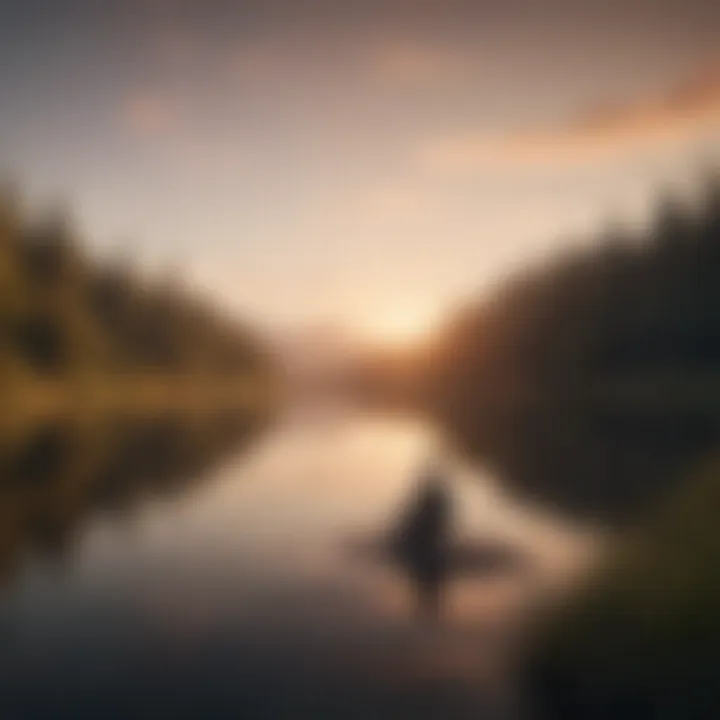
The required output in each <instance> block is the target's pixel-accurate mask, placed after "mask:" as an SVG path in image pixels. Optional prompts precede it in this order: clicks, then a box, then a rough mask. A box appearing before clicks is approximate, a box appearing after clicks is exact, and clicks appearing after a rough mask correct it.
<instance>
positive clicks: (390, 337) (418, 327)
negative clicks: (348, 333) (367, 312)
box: [364, 310, 435, 347]
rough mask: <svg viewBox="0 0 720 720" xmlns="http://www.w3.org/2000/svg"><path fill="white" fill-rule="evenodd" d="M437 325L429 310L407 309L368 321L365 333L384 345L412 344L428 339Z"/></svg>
mask: <svg viewBox="0 0 720 720" xmlns="http://www.w3.org/2000/svg"><path fill="white" fill-rule="evenodd" d="M434 327H435V318H434V316H433V315H432V314H431V313H429V312H420V311H418V310H416V311H414V312H413V311H411V310H407V311H404V312H401V311H396V312H388V313H387V314H385V315H383V316H382V317H378V318H375V319H374V321H372V322H368V323H367V325H366V329H365V331H364V332H365V334H366V335H367V336H368V337H369V338H370V339H372V340H374V341H376V342H380V343H382V344H384V345H392V346H403V347H405V346H410V345H418V344H420V343H422V342H423V341H424V340H426V339H427V338H428V337H429V336H430V335H431V334H432V331H433V328H434Z"/></svg>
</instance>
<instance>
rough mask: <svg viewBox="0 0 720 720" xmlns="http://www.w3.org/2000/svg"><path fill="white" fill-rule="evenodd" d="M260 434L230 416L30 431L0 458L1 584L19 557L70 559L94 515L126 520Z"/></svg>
mask: <svg viewBox="0 0 720 720" xmlns="http://www.w3.org/2000/svg"><path fill="white" fill-rule="evenodd" d="M258 431H259V423H258V422H257V421H253V420H250V419H249V418H247V417H245V416H242V415H239V414H232V413H230V414H224V415H222V416H216V417H212V418H205V419H203V420H195V421H190V420H179V419H176V418H166V419H163V418H159V419H158V418H156V419H133V420H132V421H130V420H126V421H118V420H106V421H102V422H96V423H93V424H83V423H80V422H74V421H64V422H52V423H47V424H45V425H42V426H40V427H36V428H32V429H30V430H29V431H27V432H26V433H25V435H24V436H23V437H21V438H18V439H16V440H15V442H14V444H13V445H11V446H9V447H7V448H6V449H5V452H4V453H3V454H2V455H1V456H0V583H3V584H7V583H9V582H10V581H11V580H12V579H13V578H14V576H15V575H16V573H17V572H18V571H19V570H20V569H21V568H22V565H23V561H24V560H26V559H29V558H33V557H35V556H40V557H43V558H45V559H51V560H55V561H60V560H62V559H63V558H64V557H67V556H68V555H70V554H71V551H72V549H73V548H74V546H75V545H76V542H77V541H78V539H79V537H80V536H81V534H82V532H81V531H82V530H83V527H84V526H85V524H86V523H88V522H89V521H90V520H93V519H95V518H97V517H98V515H102V514H105V515H115V516H122V515H124V516H130V515H131V514H132V513H133V511H134V510H136V509H137V508H138V507H139V506H141V504H142V503H145V502H147V501H149V500H151V499H153V498H157V497H165V498H171V497H176V496H179V495H181V494H182V493H184V492H186V491H188V490H190V489H191V488H193V487H194V486H196V485H197V484H198V483H199V482H200V481H201V480H202V479H203V477H205V475H206V473H207V472H208V471H209V470H211V469H212V468H213V467H215V466H217V465H218V464H220V463H221V462H222V461H223V459H225V458H226V457H227V456H228V455H229V454H232V453H238V452H240V451H241V450H242V448H243V447H244V446H245V445H247V444H248V443H249V442H250V440H251V439H252V438H253V437H255V436H256V434H257V433H258Z"/></svg>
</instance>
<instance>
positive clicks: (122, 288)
mask: <svg viewBox="0 0 720 720" xmlns="http://www.w3.org/2000/svg"><path fill="white" fill-rule="evenodd" d="M267 367H268V357H267V353H266V352H265V351H264V350H263V349H262V347H261V345H260V343H259V342H258V340H257V338H256V337H255V336H254V334H253V333H252V332H251V331H250V330H249V329H248V328H247V327H245V326H244V325H243V324H241V323H239V322H236V321H234V320H231V319H230V318H228V317H226V316H225V315H224V314H222V313H220V312H218V311H216V310H214V309H213V308H211V307H209V306H208V305H207V304H206V303H204V302H203V301H202V300H200V299H199V298H197V297H195V296H194V295H193V294H192V293H191V292H190V290H189V289H188V288H187V287H184V286H182V285H180V284H173V283H171V282H163V283H160V282H156V283H148V282H144V281H141V280H140V279H138V277H136V276H135V275H134V274H133V273H132V272H131V270H130V269H128V268H125V267H119V266H116V267H101V266H100V265H99V264H98V263H95V262H93V261H92V260H91V258H90V257H89V256H88V255H87V254H86V253H85V252H84V251H83V249H82V247H81V245H80V244H79V243H78V241H77V239H76V238H75V237H74V236H73V234H72V232H71V231H70V229H69V228H68V226H67V223H66V222H65V221H64V220H63V219H62V217H60V218H57V217H56V218H49V219H46V220H44V221H42V222H37V221H35V222H29V221H28V220H26V219H23V218H22V217H21V214H20V212H19V210H18V204H17V202H16V200H15V198H14V196H12V195H11V194H9V193H5V194H4V195H3V196H2V197H1V198H0V382H4V383H5V384H6V385H9V384H10V383H12V382H14V379H15V378H17V376H18V373H21V374H22V373H24V374H26V375H29V376H35V377H42V376H48V377H49V376H52V377H61V378H70V377H76V378H77V377H86V376H88V375H91V376H92V375H100V374H102V375H107V374H109V373H119V372H122V373H126V374H132V373H135V374H138V375H143V374H152V373H155V374H160V375H168V374H175V375H189V374H192V375H193V376H207V377H209V378H213V379H215V380H218V379H223V378H225V379H235V378H247V377H249V376H250V377H252V376H256V375H258V374H263V373H265V372H266V370H267Z"/></svg>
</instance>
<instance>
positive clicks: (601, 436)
mask: <svg viewBox="0 0 720 720" xmlns="http://www.w3.org/2000/svg"><path fill="white" fill-rule="evenodd" d="M700 188H701V192H699V193H698V197H696V198H695V202H689V201H688V202H681V201H680V200H679V199H678V198H676V197H674V196H672V195H668V196H667V197H665V198H664V199H662V200H661V201H660V202H659V203H658V204H657V209H656V211H655V213H654V217H653V219H652V221H651V222H650V223H649V224H648V225H647V226H645V227H644V228H642V229H637V228H635V229H633V228H622V227H613V228H610V229H607V230H606V231H605V232H603V233H601V234H600V235H599V237H598V238H597V239H596V241H595V242H594V243H590V244H588V243H582V244H578V246H577V247H576V248H573V249H568V250H566V251H564V252H562V253H560V254H559V255H557V256H556V257H554V258H553V259H552V260H551V261H549V262H546V263H544V264H540V265H537V266H533V267H529V268H526V269H524V270H523V271H522V272H518V273H516V274H515V275H514V276H511V277H510V278H509V279H508V280H507V281H505V282H504V283H503V284H502V285H501V286H499V287H498V288H497V289H496V290H495V291H494V292H493V293H491V295H490V296H489V297H488V298H487V299H480V300H475V301H472V302H469V303H467V304H466V305H465V306H463V307H461V308H460V309H459V310H458V311H457V312H456V313H455V314H454V315H453V316H452V317H451V318H450V319H449V320H448V321H447V322H446V323H445V325H444V326H443V327H442V328H441V330H440V332H439V333H437V336H436V337H435V338H434V339H433V341H432V342H431V343H430V344H429V346H427V347H425V348H423V349H421V350H418V351H415V352H414V353H410V354H408V353H406V354H405V355H404V356H402V357H400V356H392V355H391V354H389V355H386V356H383V357H378V356H374V357H373V358H370V359H369V360H367V361H366V362H365V363H364V365H363V367H362V368H361V369H360V370H359V372H357V373H356V376H355V381H356V385H357V386H359V387H360V391H361V392H362V393H364V394H366V395H368V394H370V395H374V396H375V397H376V398H377V397H380V398H381V399H384V400H387V399H391V400H393V401H399V402H401V403H406V404H407V403H410V404H413V405H415V406H419V407H421V408H422V409H425V410H429V411H431V412H432V413H433V414H434V415H435V416H436V417H439V418H440V419H441V420H442V422H443V423H444V425H445V426H446V427H447V428H448V430H449V435H450V436H451V438H452V439H453V440H455V441H456V442H458V443H459V444H460V445H461V446H462V447H463V448H465V449H466V450H468V451H470V452H472V453H473V454H475V455H479V456H480V457H481V458H482V459H483V460H484V461H485V462H487V463H488V464H489V465H491V466H494V468H495V469H496V470H497V471H498V472H499V474H500V475H501V476H502V477H503V478H504V479H505V481H506V482H507V483H509V484H514V485H516V486H517V487H519V488H520V489H522V491H523V492H524V493H525V494H526V495H529V496H535V497H536V498H537V499H539V500H541V501H543V502H552V503H555V504H558V505H559V506H560V507H561V508H562V509H564V510H566V511H570V512H572V513H576V514H581V515H592V516H596V517H600V518H602V519H603V520H605V519H613V520H615V519H618V518H622V517H625V516H631V515H632V514H633V513H635V512H637V511H638V510H639V509H640V508H641V507H644V506H645V503H646V502H647V500H648V499H649V498H651V497H654V496H655V495H657V493H658V492H659V491H660V489H661V488H663V487H664V486H665V485H666V484H667V483H669V482H670V481H671V480H672V478H673V477H676V476H677V474H678V472H680V471H681V470H682V469H683V466H684V465H685V464H686V463H688V462H690V461H692V460H693V459H694V458H696V457H698V456H699V455H701V454H702V453H703V452H704V451H705V450H706V449H707V448H709V447H710V446H711V445H712V444H713V443H714V442H715V441H716V440H717V430H718V428H720V283H719V282H718V278H719V277H720V179H719V178H718V176H715V175H712V176H710V177H708V178H707V180H706V181H705V182H702V183H700Z"/></svg>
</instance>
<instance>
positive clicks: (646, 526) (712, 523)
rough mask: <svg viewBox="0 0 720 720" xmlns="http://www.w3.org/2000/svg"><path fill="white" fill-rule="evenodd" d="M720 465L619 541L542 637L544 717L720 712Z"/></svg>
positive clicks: (535, 681)
mask: <svg viewBox="0 0 720 720" xmlns="http://www.w3.org/2000/svg"><path fill="white" fill-rule="evenodd" d="M718 511H720V462H718V461H715V462H714V463H712V464H711V465H710V467H708V468H707V469H705V470H703V471H702V472H700V473H693V474H691V477H690V478H687V479H686V481H685V482H684V483H682V489H681V490H680V491H679V492H677V493H675V494H673V495H672V496H671V497H670V498H668V500H667V502H666V503H665V504H664V505H663V506H662V508H660V509H659V510H658V511H656V512H654V513H653V514H652V515H651V517H649V518H646V520H645V522H642V523H640V525H639V529H638V530H637V531H636V532H635V533H634V535H633V537H630V538H627V539H626V540H625V541H624V542H620V543H619V544H618V549H617V550H615V551H614V552H613V553H612V554H611V555H610V557H609V558H608V559H607V561H606V562H605V563H604V564H603V565H602V566H601V567H600V568H599V569H598V570H596V571H595V572H594V573H593V575H592V577H591V578H590V580H589V581H588V582H587V583H586V584H585V585H584V586H583V587H582V588H581V589H580V590H579V591H576V592H575V593H573V594H572V596H571V597H570V599H569V600H568V601H567V602H566V604H565V606H564V607H561V608H556V610H555V612H554V614H553V616H552V619H551V621H550V622H548V623H547V625H546V626H545V627H544V628H543V629H542V631H541V632H540V633H539V636H538V637H537V638H536V639H535V646H534V649H533V650H532V653H531V657H530V659H529V662H528V666H527V671H528V675H527V677H528V681H529V683H530V687H531V688H532V691H533V693H534V694H535V697H536V699H537V701H538V703H539V704H540V705H541V706H542V708H543V711H544V714H543V717H548V718H557V719H559V720H562V719H563V718H583V719H586V718H587V719H590V720H592V719H593V718H598V719H599V718H619V719H622V718H632V719H633V720H643V719H644V718H652V719H653V720H662V719H663V718H668V720H669V719H671V718H672V719H674V718H714V717H718V716H720V686H718V683H717V671H718V667H720V614H719V613H718V607H720V533H718V529H717V516H718Z"/></svg>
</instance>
